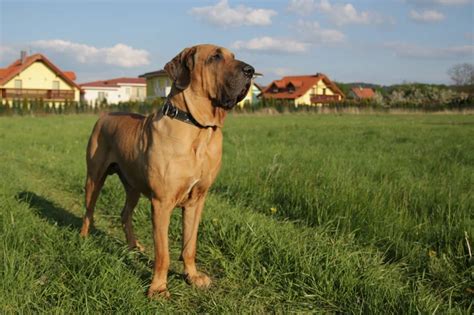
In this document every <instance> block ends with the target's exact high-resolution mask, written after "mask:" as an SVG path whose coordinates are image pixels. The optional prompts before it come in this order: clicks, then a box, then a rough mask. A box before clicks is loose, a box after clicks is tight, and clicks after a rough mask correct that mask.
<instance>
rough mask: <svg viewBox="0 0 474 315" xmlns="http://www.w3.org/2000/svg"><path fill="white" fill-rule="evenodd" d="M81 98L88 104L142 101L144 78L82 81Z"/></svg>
mask: <svg viewBox="0 0 474 315" xmlns="http://www.w3.org/2000/svg"><path fill="white" fill-rule="evenodd" d="M80 86H81V88H82V89H83V90H84V94H83V100H84V101H86V102H88V103H90V104H97V103H102V102H104V101H105V102H107V103H108V104H117V103H120V102H128V101H143V100H145V98H146V80H145V79H143V78H117V79H110V80H103V81H94V82H88V83H82V84H81V85H80Z"/></svg>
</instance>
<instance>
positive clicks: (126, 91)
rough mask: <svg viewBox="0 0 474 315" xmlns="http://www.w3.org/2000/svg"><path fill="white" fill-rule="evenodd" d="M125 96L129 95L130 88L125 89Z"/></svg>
mask: <svg viewBox="0 0 474 315" xmlns="http://www.w3.org/2000/svg"><path fill="white" fill-rule="evenodd" d="M125 94H127V95H130V88H129V87H128V88H125Z"/></svg>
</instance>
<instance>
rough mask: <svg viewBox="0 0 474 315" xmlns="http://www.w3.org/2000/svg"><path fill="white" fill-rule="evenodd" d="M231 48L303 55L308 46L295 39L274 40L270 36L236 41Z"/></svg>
mask: <svg viewBox="0 0 474 315" xmlns="http://www.w3.org/2000/svg"><path fill="white" fill-rule="evenodd" d="M231 47H232V48H233V49H237V50H247V51H256V52H257V51H258V52H268V53H303V52H306V51H307V49H308V44H307V43H304V42H300V41H296V40H293V39H284V38H273V37H269V36H264V37H259V38H253V39H251V40H249V41H241V40H239V41H236V42H234V43H233V44H232V45H231Z"/></svg>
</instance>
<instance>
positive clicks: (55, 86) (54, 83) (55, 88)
mask: <svg viewBox="0 0 474 315" xmlns="http://www.w3.org/2000/svg"><path fill="white" fill-rule="evenodd" d="M53 90H59V81H53Z"/></svg>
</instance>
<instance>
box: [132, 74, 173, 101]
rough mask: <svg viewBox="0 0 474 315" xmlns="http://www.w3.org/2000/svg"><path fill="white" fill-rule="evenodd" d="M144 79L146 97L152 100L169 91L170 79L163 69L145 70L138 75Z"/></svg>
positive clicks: (164, 95)
mask: <svg viewBox="0 0 474 315" xmlns="http://www.w3.org/2000/svg"><path fill="white" fill-rule="evenodd" d="M139 77H140V78H144V79H145V80H146V98H147V100H153V99H156V98H165V97H166V96H168V94H169V92H170V91H171V85H172V84H173V82H172V81H171V79H170V77H169V76H168V73H166V71H165V70H157V71H152V72H147V73H145V74H142V75H140V76H139Z"/></svg>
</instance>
